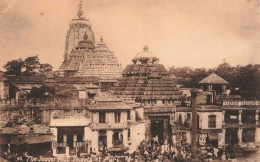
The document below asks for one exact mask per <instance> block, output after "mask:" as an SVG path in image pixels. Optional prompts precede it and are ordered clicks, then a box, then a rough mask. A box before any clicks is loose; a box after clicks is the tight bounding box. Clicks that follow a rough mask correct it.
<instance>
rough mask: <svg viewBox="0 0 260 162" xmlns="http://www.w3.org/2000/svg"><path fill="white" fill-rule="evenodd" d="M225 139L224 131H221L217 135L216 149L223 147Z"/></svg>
mask: <svg viewBox="0 0 260 162" xmlns="http://www.w3.org/2000/svg"><path fill="white" fill-rule="evenodd" d="M225 137H226V129H222V133H219V134H218V147H219V148H222V146H224V147H225V144H226V141H225Z"/></svg>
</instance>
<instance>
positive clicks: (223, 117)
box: [222, 110, 226, 125]
mask: <svg viewBox="0 0 260 162" xmlns="http://www.w3.org/2000/svg"><path fill="white" fill-rule="evenodd" d="M225 113H226V111H225V110H223V111H222V124H223V125H224V124H225Z"/></svg>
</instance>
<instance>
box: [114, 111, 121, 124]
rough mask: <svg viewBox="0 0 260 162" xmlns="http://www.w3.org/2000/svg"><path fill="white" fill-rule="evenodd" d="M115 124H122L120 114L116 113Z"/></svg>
mask: <svg viewBox="0 0 260 162" xmlns="http://www.w3.org/2000/svg"><path fill="white" fill-rule="evenodd" d="M115 123H120V112H115Z"/></svg>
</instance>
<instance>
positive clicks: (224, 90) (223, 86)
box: [222, 84, 226, 94]
mask: <svg viewBox="0 0 260 162" xmlns="http://www.w3.org/2000/svg"><path fill="white" fill-rule="evenodd" d="M223 93H226V85H225V84H223V85H222V94H223Z"/></svg>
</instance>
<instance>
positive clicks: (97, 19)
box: [0, 0, 260, 70]
mask: <svg viewBox="0 0 260 162" xmlns="http://www.w3.org/2000/svg"><path fill="white" fill-rule="evenodd" d="M78 3H79V0H55V1H54V0H0V70H3V65H4V64H5V63H6V62H7V61H10V60H13V59H18V58H22V59H25V58H27V57H29V56H35V55H38V56H39V58H40V61H41V62H42V63H49V64H51V65H53V66H54V70H57V69H58V68H59V66H60V65H61V63H62V61H63V54H64V48H65V38H66V32H67V30H68V29H69V23H70V21H71V20H72V19H73V18H74V17H76V15H77V11H78ZM83 12H84V16H85V17H87V18H88V19H89V20H90V22H91V24H92V30H93V31H94V34H95V38H96V42H98V41H99V39H100V37H101V36H102V37H103V39H104V42H105V43H106V44H107V46H108V48H109V49H110V50H111V51H113V52H114V54H115V55H116V56H117V57H118V59H119V62H120V63H122V65H123V66H124V67H125V66H126V65H128V64H131V60H132V59H133V57H134V56H135V55H136V54H137V53H138V52H141V51H142V50H143V47H144V45H147V46H148V47H149V51H150V52H152V53H154V54H155V55H157V56H158V57H159V59H160V63H161V64H163V65H165V67H170V66H175V67H182V66H188V67H193V68H196V67H199V68H200V67H205V68H212V67H216V66H217V65H219V64H221V63H223V61H224V60H225V62H227V63H229V64H231V65H232V66H235V65H247V64H260V55H259V53H260V48H259V45H260V23H259V22H260V7H259V1H258V0H196V1H194V0H128V1H127V0H109V1H108V0H84V1H83Z"/></svg>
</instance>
